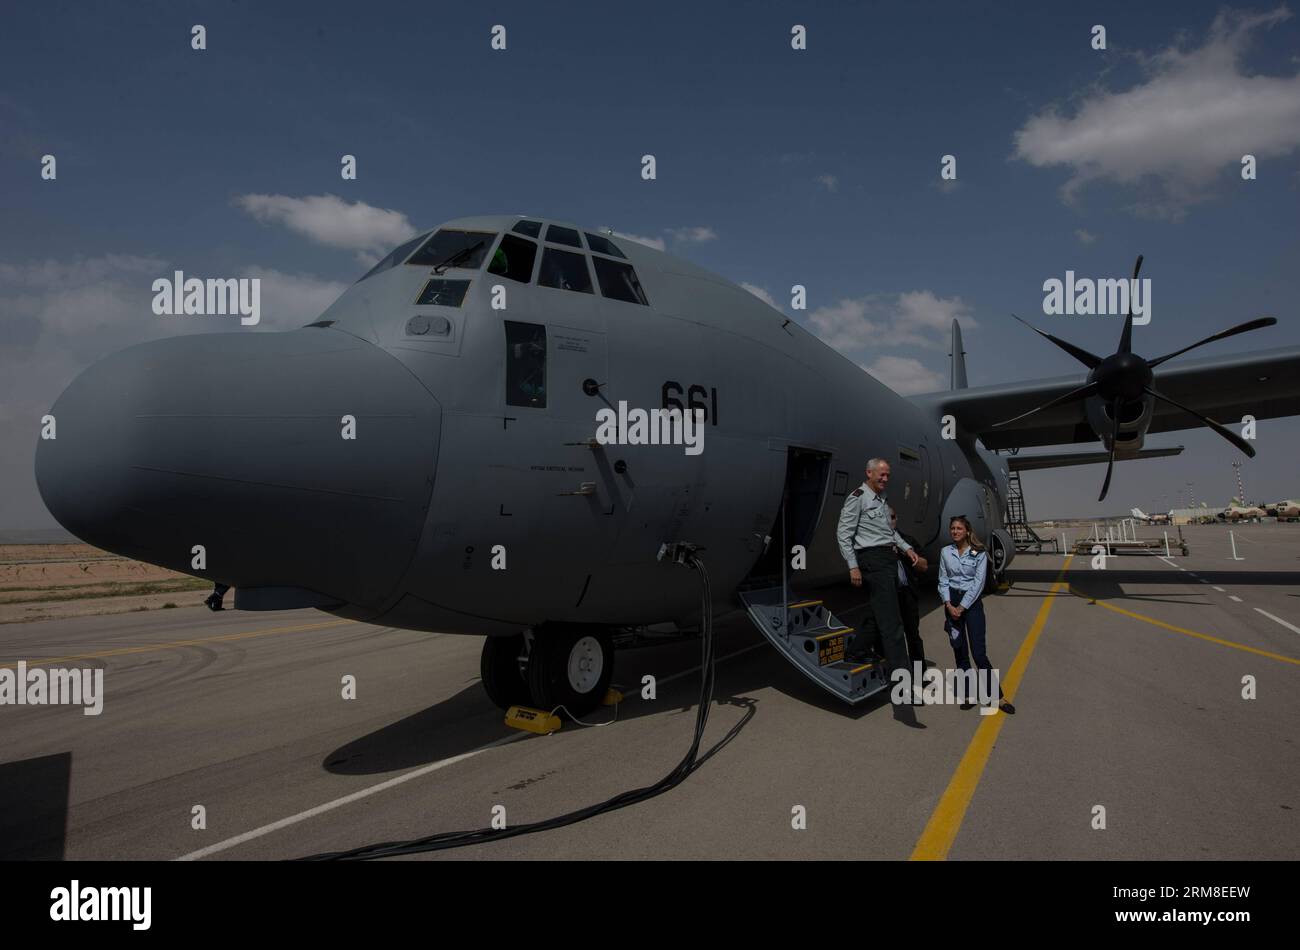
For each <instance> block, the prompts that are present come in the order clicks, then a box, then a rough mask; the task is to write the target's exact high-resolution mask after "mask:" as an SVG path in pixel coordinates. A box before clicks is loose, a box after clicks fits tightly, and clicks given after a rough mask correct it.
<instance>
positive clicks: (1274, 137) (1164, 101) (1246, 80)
mask: <svg viewBox="0 0 1300 950" xmlns="http://www.w3.org/2000/svg"><path fill="white" fill-rule="evenodd" d="M1290 16H1291V13H1290V11H1289V10H1287V9H1286V8H1285V7H1279V8H1277V9H1276V10H1273V11H1271V12H1269V13H1261V14H1244V13H1240V12H1232V11H1224V12H1221V13H1220V14H1219V15H1218V16H1217V17H1216V18H1215V20H1214V23H1213V24H1212V25H1211V27H1210V30H1209V34H1208V35H1207V37H1206V40H1205V43H1204V44H1203V45H1202V46H1200V47H1198V48H1194V49H1187V50H1184V49H1181V48H1179V46H1178V45H1177V44H1176V45H1174V46H1171V47H1169V48H1168V49H1166V50H1164V51H1162V52H1160V53H1157V54H1155V55H1153V56H1147V57H1142V61H1143V66H1144V68H1145V71H1146V81H1145V82H1142V83H1140V84H1138V85H1135V86H1133V87H1132V88H1131V89H1127V90H1125V91H1122V92H1109V91H1106V90H1104V89H1098V90H1095V91H1093V92H1091V93H1089V94H1087V95H1085V96H1084V97H1083V99H1082V101H1081V103H1080V104H1079V106H1078V107H1077V109H1076V110H1075V112H1074V114H1073V115H1063V114H1061V112H1059V111H1058V110H1057V109H1056V108H1051V109H1048V110H1046V111H1044V112H1042V113H1040V114H1039V115H1036V116H1034V117H1033V118H1031V119H1029V121H1028V122H1026V123H1025V125H1024V126H1023V127H1022V128H1021V129H1020V130H1019V131H1017V132H1016V134H1015V155H1016V157H1018V158H1021V159H1024V160H1025V161H1027V162H1029V163H1030V164H1032V165H1036V166H1038V167H1050V166H1057V165H1060V166H1065V167H1066V168H1068V169H1069V170H1070V173H1071V177H1070V179H1069V181H1067V182H1066V184H1065V186H1064V189H1063V195H1064V197H1065V199H1066V201H1067V202H1072V201H1075V200H1076V199H1077V197H1078V193H1079V191H1080V189H1081V188H1082V187H1083V186H1084V185H1086V184H1088V183H1089V182H1092V181H1112V182H1117V183H1119V184H1122V185H1130V186H1132V185H1151V186H1153V189H1152V191H1151V193H1150V194H1148V195H1147V196H1145V197H1144V198H1143V200H1142V202H1141V203H1140V204H1139V206H1138V207H1139V210H1142V211H1145V212H1149V213H1154V214H1158V215H1162V216H1167V217H1174V218H1176V217H1179V216H1181V215H1182V214H1183V213H1184V212H1185V210H1186V208H1187V207H1188V206H1190V205H1192V204H1194V203H1195V202H1197V201H1201V200H1204V199H1205V198H1206V197H1207V196H1208V189H1209V186H1210V184H1211V183H1212V182H1213V180H1214V178H1215V176H1216V175H1218V174H1219V173H1220V172H1221V171H1222V170H1223V169H1225V168H1227V167H1230V166H1231V167H1240V162H1241V157H1242V155H1244V154H1252V155H1254V156H1256V158H1261V159H1262V158H1269V157H1276V156H1281V155H1286V154H1289V153H1290V152H1292V151H1294V150H1295V149H1296V148H1298V147H1300V73H1298V74H1294V75H1291V76H1262V75H1248V74H1247V73H1246V72H1244V71H1243V70H1242V67H1241V59H1242V55H1243V53H1244V52H1245V50H1246V48H1247V46H1248V45H1249V41H1250V39H1251V38H1252V35H1253V33H1254V32H1256V31H1258V30H1259V29H1260V28H1261V27H1271V26H1273V25H1275V24H1277V23H1280V22H1282V21H1283V20H1286V19H1288V18H1289V17H1290Z"/></svg>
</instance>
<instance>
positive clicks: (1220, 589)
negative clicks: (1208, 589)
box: [1214, 587, 1223, 594]
mask: <svg viewBox="0 0 1300 950" xmlns="http://www.w3.org/2000/svg"><path fill="white" fill-rule="evenodd" d="M1214 589H1215V590H1217V591H1218V592H1219V593H1220V594H1222V593H1223V588H1222V587H1216V588H1214Z"/></svg>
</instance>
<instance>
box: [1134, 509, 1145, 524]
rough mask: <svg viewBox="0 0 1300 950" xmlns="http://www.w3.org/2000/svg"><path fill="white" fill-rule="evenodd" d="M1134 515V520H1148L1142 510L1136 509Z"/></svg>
mask: <svg viewBox="0 0 1300 950" xmlns="http://www.w3.org/2000/svg"><path fill="white" fill-rule="evenodd" d="M1132 514H1133V517H1134V518H1140V519H1141V520H1143V521H1146V520H1147V516H1146V514H1145V513H1144V512H1143V511H1142V509H1141V508H1134V509H1133V512H1132Z"/></svg>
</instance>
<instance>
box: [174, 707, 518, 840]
mask: <svg viewBox="0 0 1300 950" xmlns="http://www.w3.org/2000/svg"><path fill="white" fill-rule="evenodd" d="M529 735H530V734H529V733H527V732H516V733H514V734H513V735H509V736H502V737H501V738H500V739H497V740H495V741H494V742H489V743H488V744H487V745H482V746H479V747H478V748H477V749H471V750H470V751H469V752H462V753H461V754H460V755H453V756H452V757H451V758H449V759H441V760H440V761H437V762H434V763H432V764H430V765H425V766H422V767H420V768H418V769H414V770H412V771H410V772H407V773H406V774H405V775H399V776H397V778H390V779H389V780H388V781H386V782H380V783H379V784H378V785H371V786H370V787H369V788H363V789H361V791H359V792H353V793H352V794H351V795H344V796H343V797H342V798H336V799H334V800H333V801H332V802H326V803H325V804H323V805H317V806H316V807H315V808H308V809H307V810H306V811H300V812H298V814H296V815H290V816H289V817H288V818H281V819H280V820H279V821H273V822H271V823H270V824H269V825H263V826H262V827H260V828H254V829H253V830H252V831H245V832H244V833H243V834H242V835H235V836H234V837H233V838H227V839H226V840H225V841H218V842H217V843H216V844H210V845H208V846H207V847H206V848H199V850H197V851H191V852H190V853H189V854H183V855H181V856H180V857H179V858H176V860H177V861H197V860H198V859H199V858H206V857H207V856H208V855H210V854H216V853H217V852H218V851H226V850H229V849H230V848H233V847H235V846H236V845H241V844H243V843H244V842H246V841H252V840H253V839H254V838H261V837H262V836H263V835H269V834H270V833H271V832H273V831H279V830H280V829H281V828H288V827H289V826H290V825H296V824H298V822H300V821H306V820H307V819H308V818H315V817H316V816H317V815H323V814H324V813H325V812H327V811H333V810H334V809H335V808H341V807H342V806H344V805H350V804H351V803H352V802H355V801H360V800H361V799H363V798H368V797H369V796H371V795H374V794H375V793H376V792H382V791H386V790H387V789H390V788H394V787H396V786H398V785H401V784H403V783H404V782H409V781H411V779H416V778H420V777H421V776H422V775H428V774H429V773H430V772H436V771H438V770H439V769H443V768H446V767H447V766H449V765H455V764H456V763H457V762H464V761H465V760H466V759H472V758H473V757H474V756H476V755H478V754H479V753H480V752H486V751H487V750H488V749H494V748H496V747H497V746H502V745H506V744H508V743H511V742H517V741H519V740H520V739H525V738H527V737H528V736H529Z"/></svg>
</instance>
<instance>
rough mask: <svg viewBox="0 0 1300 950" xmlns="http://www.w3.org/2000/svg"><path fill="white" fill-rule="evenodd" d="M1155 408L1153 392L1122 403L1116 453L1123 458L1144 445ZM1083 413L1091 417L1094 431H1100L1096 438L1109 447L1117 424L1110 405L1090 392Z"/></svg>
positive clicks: (1089, 419)
mask: <svg viewBox="0 0 1300 950" xmlns="http://www.w3.org/2000/svg"><path fill="white" fill-rule="evenodd" d="M1154 409H1155V400H1154V399H1152V398H1151V397H1150V396H1143V397H1142V399H1141V400H1140V401H1138V402H1127V403H1120V407H1119V438H1118V439H1117V440H1116V441H1115V455H1116V456H1117V457H1119V458H1123V457H1124V456H1125V455H1127V454H1128V453H1131V452H1137V451H1138V449H1140V448H1142V442H1143V440H1145V438H1146V434H1147V427H1148V426H1149V425H1151V414H1152V412H1153V411H1154ZM1084 413H1085V415H1086V416H1087V417H1088V425H1090V426H1091V427H1092V431H1093V432H1095V433H1097V438H1099V439H1101V441H1102V444H1103V445H1105V446H1106V447H1107V448H1110V437H1111V433H1112V432H1113V431H1114V428H1115V420H1114V419H1113V418H1111V414H1110V406H1109V405H1108V404H1107V402H1106V401H1105V400H1104V399H1101V398H1100V397H1098V396H1091V397H1089V398H1088V400H1087V401H1086V402H1085V403H1084Z"/></svg>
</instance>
